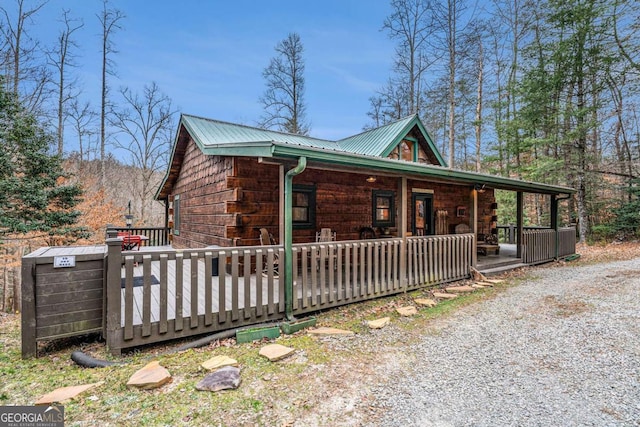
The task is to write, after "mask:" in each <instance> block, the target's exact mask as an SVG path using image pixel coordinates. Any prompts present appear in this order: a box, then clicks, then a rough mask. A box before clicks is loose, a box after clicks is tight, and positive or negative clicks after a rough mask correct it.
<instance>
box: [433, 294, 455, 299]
mask: <svg viewBox="0 0 640 427" xmlns="http://www.w3.org/2000/svg"><path fill="white" fill-rule="evenodd" d="M433 296H434V297H435V298H440V299H454V298H458V295H456V294H448V293H446V292H434V293H433Z"/></svg>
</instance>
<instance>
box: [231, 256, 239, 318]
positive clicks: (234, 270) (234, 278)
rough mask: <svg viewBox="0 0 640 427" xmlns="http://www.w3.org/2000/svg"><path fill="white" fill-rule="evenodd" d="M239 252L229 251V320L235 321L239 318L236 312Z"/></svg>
mask: <svg viewBox="0 0 640 427" xmlns="http://www.w3.org/2000/svg"><path fill="white" fill-rule="evenodd" d="M239 259H240V257H239V253H238V251H237V250H234V251H231V320H232V321H236V320H238V319H239V318H240V313H239V312H238V276H239V275H240V271H239V264H240V262H239Z"/></svg>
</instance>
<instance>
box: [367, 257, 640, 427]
mask: <svg viewBox="0 0 640 427" xmlns="http://www.w3.org/2000/svg"><path fill="white" fill-rule="evenodd" d="M531 275H533V276H535V277H534V278H533V279H531V280H526V281H525V282H523V283H522V284H521V285H518V286H514V287H512V288H510V289H508V290H507V291H505V292H503V293H501V294H500V295H498V296H497V297H496V298H494V299H492V300H488V301H485V302H481V303H478V304H474V305H471V306H468V307H465V308H462V309H460V310H459V311H458V312H457V313H456V314H454V315H452V316H448V317H447V318H446V320H443V321H441V322H439V323H438V324H437V325H436V330H435V331H431V333H428V334H425V336H424V338H423V339H421V340H420V342H419V343H418V344H416V345H412V346H410V347H407V348H405V349H404V355H405V357H406V358H408V361H409V363H408V364H405V363H403V365H407V366H410V368H408V369H406V370H404V371H403V372H401V373H399V376H398V377H396V378H392V379H391V380H390V379H389V375H388V372H387V374H386V377H387V378H386V380H385V381H384V382H385V383H386V384H384V385H371V388H369V390H368V391H367V393H366V394H367V395H368V397H367V403H366V405H367V409H363V408H362V407H361V408H359V409H361V411H362V412H366V415H365V416H364V417H362V418H360V420H359V421H358V424H359V425H368V426H403V427H406V426H492V427H494V426H640V259H635V260H631V261H618V262H611V263H605V264H597V265H590V266H572V265H570V264H569V265H567V266H565V267H562V268H539V269H532V270H531ZM358 412H360V411H358ZM362 412H360V413H361V414H362ZM363 418H364V419H363Z"/></svg>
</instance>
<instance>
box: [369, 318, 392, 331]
mask: <svg viewBox="0 0 640 427" xmlns="http://www.w3.org/2000/svg"><path fill="white" fill-rule="evenodd" d="M390 322H391V318H390V317H383V318H381V319H376V320H369V321H368V322H367V326H369V328H371V329H382V328H384V327H385V326H387V325H388V324H389V323H390Z"/></svg>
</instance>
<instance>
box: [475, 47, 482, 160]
mask: <svg viewBox="0 0 640 427" xmlns="http://www.w3.org/2000/svg"><path fill="white" fill-rule="evenodd" d="M478 55H479V58H478V99H477V101H476V120H475V129H476V172H480V169H481V161H480V159H481V158H480V151H481V149H482V77H483V76H482V72H483V68H484V59H483V52H482V41H481V42H480V52H479V54H478Z"/></svg>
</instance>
